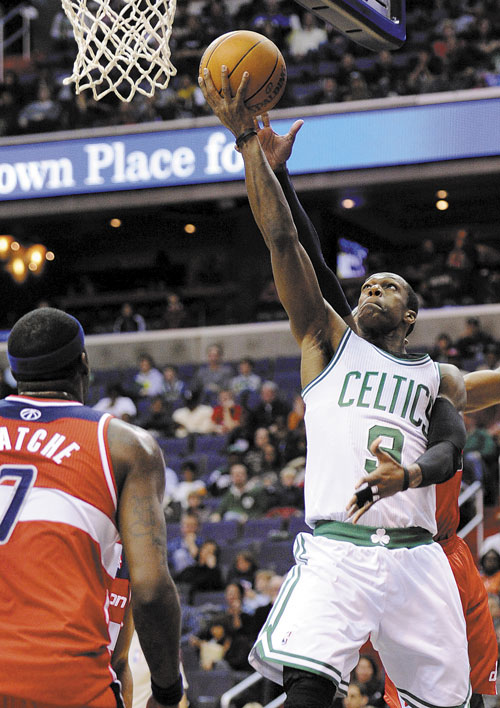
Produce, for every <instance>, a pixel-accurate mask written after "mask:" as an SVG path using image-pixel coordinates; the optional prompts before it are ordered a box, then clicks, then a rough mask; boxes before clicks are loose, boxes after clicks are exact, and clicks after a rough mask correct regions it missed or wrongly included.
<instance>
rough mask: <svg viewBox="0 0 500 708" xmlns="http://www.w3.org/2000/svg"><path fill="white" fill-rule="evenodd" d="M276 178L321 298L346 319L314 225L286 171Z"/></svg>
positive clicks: (339, 289)
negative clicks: (315, 278)
mask: <svg viewBox="0 0 500 708" xmlns="http://www.w3.org/2000/svg"><path fill="white" fill-rule="evenodd" d="M276 177H277V178H278V182H279V183H280V185H281V188H282V189H283V193H284V195H285V197H286V200H287V202H288V204H289V206H290V210H291V212H292V216H293V220H294V222H295V226H296V227H297V232H298V234H299V241H300V242H301V244H302V245H303V246H304V248H305V250H306V252H307V254H308V256H309V258H310V259H311V262H312V264H313V267H314V270H315V272H316V276H317V278H318V282H319V286H320V288H321V292H322V293H323V297H324V298H325V300H326V301H327V302H328V303H329V304H330V305H331V306H332V307H333V309H334V310H335V312H337V313H338V314H339V315H340V316H341V317H348V316H349V315H350V314H351V307H350V305H349V303H348V302H347V299H346V296H345V295H344V291H343V290H342V287H341V285H340V283H339V281H338V278H337V276H336V275H335V273H334V272H333V271H332V270H331V268H330V267H329V266H328V265H327V264H326V262H325V259H324V257H323V253H322V251H321V244H320V240H319V236H318V234H317V232H316V229H315V228H314V224H313V223H312V221H311V219H310V218H309V217H308V216H307V214H306V212H305V210H304V207H303V206H302V204H301V203H300V202H299V199H298V197H297V193H296V192H295V189H294V186H293V184H292V181H291V179H290V175H289V174H288V170H287V169H283V170H278V171H277V172H276Z"/></svg>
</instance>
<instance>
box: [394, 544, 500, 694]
mask: <svg viewBox="0 0 500 708" xmlns="http://www.w3.org/2000/svg"><path fill="white" fill-rule="evenodd" d="M439 543H440V544H441V546H442V548H443V550H444V552H445V553H446V557H447V558H448V561H449V563H450V566H451V570H452V572H453V575H454V577H455V581H456V583H457V587H458V591H459V593H460V599H461V601H462V607H463V610H464V616H465V624H466V628H467V641H468V643H469V663H470V666H471V670H470V681H471V685H472V693H478V694H483V695H488V696H495V695H496V692H497V691H496V678H497V658H498V646H497V638H496V634H495V629H494V626H493V620H492V618H491V614H490V609H489V607H488V594H487V592H486V589H485V587H484V583H483V581H482V579H481V576H480V575H479V571H478V569H477V566H476V564H475V562H474V558H473V557H472V553H471V552H470V549H469V546H468V545H467V544H466V543H465V541H464V540H463V539H462V538H460V537H459V536H457V535H456V534H455V535H454V536H452V537H451V538H448V539H446V540H444V541H440V542H439ZM384 699H385V702H386V703H387V704H388V705H389V706H390V708H400V707H401V703H400V701H399V698H398V695H397V691H396V689H395V687H394V684H393V683H392V681H391V680H390V679H389V677H388V676H386V681H385V695H384Z"/></svg>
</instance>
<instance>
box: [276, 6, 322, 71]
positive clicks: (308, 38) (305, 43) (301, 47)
mask: <svg viewBox="0 0 500 708" xmlns="http://www.w3.org/2000/svg"><path fill="white" fill-rule="evenodd" d="M327 40H328V35H327V33H326V29H325V27H324V23H323V26H320V24H319V22H318V21H317V20H316V17H315V16H314V15H313V14H312V13H311V12H304V14H303V17H302V21H301V23H300V27H297V28H296V29H292V30H291V31H290V32H289V33H288V35H287V37H286V43H287V45H288V50H289V52H290V55H291V57H292V59H293V60H294V61H296V62H298V61H300V60H303V59H306V60H314V59H317V58H318V50H319V48H320V46H321V45H322V44H323V43H324V42H326V41H327Z"/></svg>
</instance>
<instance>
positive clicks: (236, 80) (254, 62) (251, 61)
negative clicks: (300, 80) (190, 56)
mask: <svg viewBox="0 0 500 708" xmlns="http://www.w3.org/2000/svg"><path fill="white" fill-rule="evenodd" d="M223 64H225V65H226V66H227V70H228V77H229V85H230V87H231V92H232V94H233V96H234V95H235V93H236V91H237V90H238V86H239V85H240V83H241V78H242V76H243V72H245V71H248V73H249V75H250V79H249V82H248V86H247V91H246V98H245V105H246V106H247V108H248V110H249V111H251V112H252V114H253V115H255V116H257V115H261V114H262V113H265V112H267V111H269V110H271V108H274V106H275V105H276V104H277V103H278V101H279V100H280V98H281V97H282V95H283V91H284V90H285V86H286V64H285V60H284V59H283V55H282V54H281V52H280V50H279V49H278V47H277V46H276V45H275V44H274V43H273V42H271V40H270V39H268V38H267V37H265V36H264V35H262V34H259V33H258V32H251V31H249V30H236V31H234V32H227V34H223V35H221V36H220V37H217V39H214V41H213V42H212V44H210V45H209V46H208V47H207V48H206V50H205V52H204V53H203V56H202V58H201V62H200V76H203V69H205V68H207V69H208V70H209V71H210V75H211V77H212V81H213V82H214V86H215V88H216V89H217V91H218V92H219V93H221V90H222V89H221V66H222V65H223Z"/></svg>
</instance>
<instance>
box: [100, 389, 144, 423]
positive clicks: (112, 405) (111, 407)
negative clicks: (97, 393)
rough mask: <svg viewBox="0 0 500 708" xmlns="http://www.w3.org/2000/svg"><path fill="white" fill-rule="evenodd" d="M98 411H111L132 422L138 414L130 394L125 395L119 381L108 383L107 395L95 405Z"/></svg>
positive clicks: (112, 413) (118, 416)
mask: <svg viewBox="0 0 500 708" xmlns="http://www.w3.org/2000/svg"><path fill="white" fill-rule="evenodd" d="M94 409H95V410H96V411H105V412H106V413H111V415H114V416H116V417H117V418H121V419H122V420H125V421H126V422H127V423H130V422H132V421H133V420H134V418H135V417H136V415H137V408H136V406H135V403H134V402H133V400H132V399H131V398H130V396H125V395H124V393H123V389H122V387H121V385H120V384H118V383H111V384H108V385H107V387H106V396H105V397H104V398H101V399H100V400H99V401H97V403H96V404H95V406H94Z"/></svg>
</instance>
